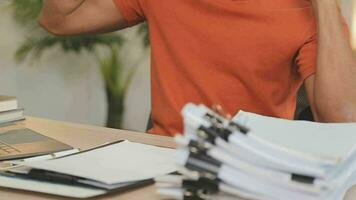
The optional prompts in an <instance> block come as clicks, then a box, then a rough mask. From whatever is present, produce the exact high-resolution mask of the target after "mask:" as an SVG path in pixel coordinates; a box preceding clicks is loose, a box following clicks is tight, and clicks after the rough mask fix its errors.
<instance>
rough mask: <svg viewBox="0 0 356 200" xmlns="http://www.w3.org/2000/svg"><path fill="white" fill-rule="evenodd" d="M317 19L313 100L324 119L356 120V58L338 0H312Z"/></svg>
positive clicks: (319, 116) (333, 120)
mask: <svg viewBox="0 0 356 200" xmlns="http://www.w3.org/2000/svg"><path fill="white" fill-rule="evenodd" d="M312 2H313V5H314V8H315V12H316V17H317V21H318V60H317V63H318V64H317V73H316V75H315V83H314V103H315V108H316V111H317V115H318V118H319V119H321V120H322V121H328V122H330V121H332V122H342V121H355V120H356V60H355V58H354V55H353V52H352V49H351V46H350V44H349V38H348V36H347V34H346V32H345V30H344V27H343V22H342V18H341V16H340V13H339V7H338V4H337V0H312Z"/></svg>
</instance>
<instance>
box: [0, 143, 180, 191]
mask: <svg viewBox="0 0 356 200" xmlns="http://www.w3.org/2000/svg"><path fill="white" fill-rule="evenodd" d="M174 152H175V151H174V150H173V149H168V148H162V147H156V146H151V145H145V144H139V143H134V142H130V141H121V142H117V143H113V144H107V145H104V146H100V147H98V148H95V149H92V150H89V151H84V152H79V153H77V154H74V155H70V156H66V157H61V158H58V159H53V160H43V161H33V162H27V163H24V165H23V166H21V167H16V168H13V169H10V170H8V171H7V172H5V173H2V175H1V176H0V186H1V187H7V188H15V189H25V190H31V191H37V192H43V193H50V194H55V195H61V196H68V197H76V198H87V197H92V196H97V195H101V194H105V193H107V192H111V191H122V190H124V189H128V188H131V187H137V186H141V185H145V184H147V183H151V182H153V178H155V177H157V176H162V175H165V174H168V173H172V172H175V171H176V165H175V162H174ZM43 186H45V187H43Z"/></svg>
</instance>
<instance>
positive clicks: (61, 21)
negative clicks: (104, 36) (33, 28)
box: [38, 0, 126, 35]
mask: <svg viewBox="0 0 356 200" xmlns="http://www.w3.org/2000/svg"><path fill="white" fill-rule="evenodd" d="M38 21H39V23H40V24H41V25H42V26H43V27H44V28H45V29H46V30H48V31H49V32H51V33H53V34H56V35H76V34H86V33H103V32H109V31H114V30H118V29H122V28H125V27H126V23H125V21H124V19H123V18H122V16H121V15H120V13H119V12H118V10H117V8H116V6H115V5H114V3H113V1H112V0H44V3H43V8H42V10H41V14H40V16H39V18H38Z"/></svg>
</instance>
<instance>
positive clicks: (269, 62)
mask: <svg viewBox="0 0 356 200" xmlns="http://www.w3.org/2000/svg"><path fill="white" fill-rule="evenodd" d="M143 21H147V23H148V25H149V33H150V39H151V44H152V63H151V84H152V119H153V124H154V126H153V129H151V130H150V131H149V132H150V133H155V134H162V135H173V134H175V133H177V132H181V131H182V122H181V117H180V110H181V108H182V107H183V106H184V104H186V103H188V102H194V103H203V104H206V105H212V104H220V105H222V107H223V108H224V110H226V111H227V112H229V113H231V114H234V113H236V112H237V111H238V110H240V109H243V110H246V111H250V112H256V113H259V114H263V115H269V116H275V117H281V118H287V119H292V118H293V116H294V112H295V106H296V94H297V91H298V89H299V87H300V86H301V85H302V84H303V83H305V86H306V89H307V94H308V99H309V103H310V105H311V107H312V110H313V113H314V117H315V118H316V119H317V120H318V121H324V122H341V121H342V122H345V121H355V120H356V89H355V88H356V81H355V80H356V62H355V59H354V58H353V56H352V50H351V48H350V46H349V43H348V38H347V34H346V33H345V31H344V28H343V27H344V23H343V20H342V17H341V15H340V12H339V9H338V5H337V0H87V1H85V0H45V1H44V7H43V9H42V13H41V16H40V18H39V22H40V23H41V24H42V25H43V26H44V27H45V28H46V29H47V30H48V31H50V32H52V33H54V34H59V35H72V34H83V33H90V34H91V33H102V32H109V31H114V30H119V29H123V28H125V27H129V26H133V25H136V24H138V23H140V22H143ZM317 27H318V28H317ZM317 38H318V43H317ZM317 50H318V51H317Z"/></svg>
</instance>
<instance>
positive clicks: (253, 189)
mask: <svg viewBox="0 0 356 200" xmlns="http://www.w3.org/2000/svg"><path fill="white" fill-rule="evenodd" d="M182 114H183V119H184V120H183V121H184V136H181V135H179V136H176V142H177V144H178V146H179V149H178V151H177V155H176V162H177V163H178V165H179V166H180V170H179V172H180V174H181V175H169V176H163V177H159V178H157V179H156V181H157V186H158V188H159V189H158V193H159V194H161V195H162V196H163V197H166V198H173V199H186V198H194V199H236V198H241V199H263V200H264V199H290V200H300V199H303V200H325V199H330V200H338V199H343V197H344V194H345V192H346V191H347V190H348V189H349V188H350V187H351V186H352V185H353V184H355V183H356V150H355V147H356V124H354V123H353V124H352V123H349V124H321V123H312V122H305V121H290V120H283V119H277V118H272V117H265V116H261V115H257V114H253V113H248V112H243V111H241V112H239V113H238V115H237V116H236V117H235V118H234V119H232V120H229V119H225V118H224V117H222V116H220V115H218V114H216V113H214V112H213V111H211V110H210V109H208V108H207V107H205V106H203V105H194V104H188V105H187V106H185V107H184V109H183V111H182Z"/></svg>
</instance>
